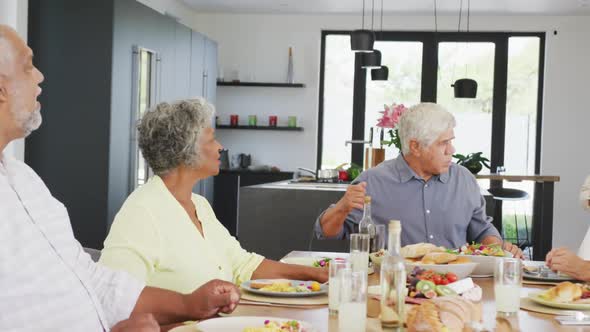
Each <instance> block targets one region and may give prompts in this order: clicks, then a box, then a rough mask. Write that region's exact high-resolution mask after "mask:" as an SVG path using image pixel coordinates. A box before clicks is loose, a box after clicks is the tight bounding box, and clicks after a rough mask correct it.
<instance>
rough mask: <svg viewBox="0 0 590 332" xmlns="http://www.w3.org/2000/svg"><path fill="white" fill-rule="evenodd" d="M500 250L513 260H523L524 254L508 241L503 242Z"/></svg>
mask: <svg viewBox="0 0 590 332" xmlns="http://www.w3.org/2000/svg"><path fill="white" fill-rule="evenodd" d="M502 249H504V250H506V251H509V252H510V253H511V254H512V255H513V256H514V258H520V259H524V254H523V252H522V250H520V248H519V247H518V246H516V245H514V244H512V243H510V242H508V241H504V242H503V243H502Z"/></svg>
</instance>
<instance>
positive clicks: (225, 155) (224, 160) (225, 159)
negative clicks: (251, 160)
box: [219, 149, 229, 169]
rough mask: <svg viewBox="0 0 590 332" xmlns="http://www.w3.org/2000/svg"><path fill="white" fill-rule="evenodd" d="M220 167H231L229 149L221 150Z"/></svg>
mask: <svg viewBox="0 0 590 332" xmlns="http://www.w3.org/2000/svg"><path fill="white" fill-rule="evenodd" d="M219 168H220V169H229V151H228V150H227V149H222V150H219Z"/></svg>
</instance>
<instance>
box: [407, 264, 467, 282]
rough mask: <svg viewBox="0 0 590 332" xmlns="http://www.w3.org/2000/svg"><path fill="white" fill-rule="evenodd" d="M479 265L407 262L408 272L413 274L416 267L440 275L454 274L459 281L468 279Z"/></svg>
mask: <svg viewBox="0 0 590 332" xmlns="http://www.w3.org/2000/svg"><path fill="white" fill-rule="evenodd" d="M477 265H478V263H461V264H420V263H410V262H406V270H407V271H408V272H411V271H412V270H413V269H414V267H416V266H418V267H420V268H421V269H424V270H432V271H434V272H438V273H447V272H453V273H454V274H456V275H457V278H458V279H463V278H467V277H468V276H469V275H470V274H471V273H472V272H473V270H475V268H476V267H477Z"/></svg>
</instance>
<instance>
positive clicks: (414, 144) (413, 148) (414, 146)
mask: <svg viewBox="0 0 590 332" xmlns="http://www.w3.org/2000/svg"><path fill="white" fill-rule="evenodd" d="M410 153H411V154H412V155H413V156H416V157H420V155H421V154H422V149H421V148H420V143H418V141H417V140H415V139H411V140H410Z"/></svg>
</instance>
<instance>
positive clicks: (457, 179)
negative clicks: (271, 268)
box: [315, 103, 523, 257]
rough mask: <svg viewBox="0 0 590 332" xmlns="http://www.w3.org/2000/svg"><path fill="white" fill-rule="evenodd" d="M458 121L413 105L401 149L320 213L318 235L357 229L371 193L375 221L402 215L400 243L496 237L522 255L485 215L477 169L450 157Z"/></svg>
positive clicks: (455, 243) (450, 244)
mask: <svg viewBox="0 0 590 332" xmlns="http://www.w3.org/2000/svg"><path fill="white" fill-rule="evenodd" d="M454 127H455V118H454V117H453V115H452V114H451V113H449V112H448V111H446V110H445V109H444V108H443V107H441V106H440V105H437V104H433V103H421V104H418V105H415V106H413V107H411V108H410V109H409V110H408V111H407V112H406V113H404V115H402V117H401V119H400V122H399V135H400V138H401V143H402V154H401V155H400V156H399V157H397V158H396V159H392V160H387V161H384V162H383V163H381V164H379V165H378V166H377V167H374V168H371V169H369V170H367V171H365V172H363V173H362V174H361V175H360V176H359V177H358V178H357V179H356V180H355V182H354V183H353V184H352V185H350V186H349V187H348V189H347V190H346V193H345V194H344V196H343V197H342V198H341V199H340V200H339V201H338V202H337V203H336V204H333V205H332V206H330V207H329V208H328V209H327V210H326V211H324V212H323V213H322V214H321V215H320V216H319V217H318V220H317V221H316V226H315V227H316V228H315V231H316V235H317V236H318V237H319V238H336V239H343V238H346V237H348V235H349V234H350V233H353V232H355V231H356V230H357V228H358V223H359V221H360V220H361V218H362V209H363V202H364V197H365V195H369V196H371V198H372V200H371V205H372V218H373V221H374V222H375V223H378V224H386V223H388V222H389V220H391V219H397V220H401V222H402V238H401V240H402V245H408V244H413V243H419V242H430V243H433V244H436V245H442V246H445V247H447V248H457V247H460V246H461V245H463V244H465V243H466V242H472V241H475V242H480V243H483V244H494V243H497V244H503V247H504V249H505V250H508V251H510V252H512V253H513V254H514V255H515V256H517V257H523V255H522V251H521V250H520V249H519V248H518V247H517V246H515V245H512V244H510V243H508V242H503V241H502V238H501V236H500V234H499V232H498V230H497V229H496V228H495V227H494V226H493V225H492V224H491V218H490V217H488V216H486V213H485V200H484V198H483V197H482V196H481V193H480V188H479V185H478V184H477V181H476V180H475V178H474V177H473V175H472V174H471V173H470V172H469V171H468V170H467V169H466V168H464V167H463V166H459V165H456V164H454V163H453V162H452V156H453V153H454V152H455V148H454V147H453V143H452V141H453V139H454V138H455V134H454V131H453V128H454Z"/></svg>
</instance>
